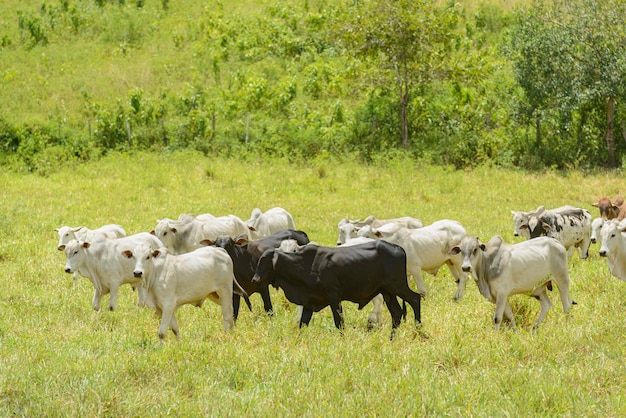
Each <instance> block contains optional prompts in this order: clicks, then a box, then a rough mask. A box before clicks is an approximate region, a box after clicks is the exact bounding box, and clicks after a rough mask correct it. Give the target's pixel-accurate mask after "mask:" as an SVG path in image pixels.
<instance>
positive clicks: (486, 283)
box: [450, 235, 573, 330]
mask: <svg viewBox="0 0 626 418" xmlns="http://www.w3.org/2000/svg"><path fill="white" fill-rule="evenodd" d="M450 252H451V253H452V254H461V255H462V257H463V264H462V269H463V271H464V272H468V273H470V272H471V273H472V276H473V277H474V280H475V281H476V284H477V285H478V290H479V291H480V293H481V294H482V295H483V296H484V297H485V298H487V299H488V300H489V301H491V302H492V303H495V305H496V311H495V315H494V323H495V329H496V330H498V329H500V324H501V323H502V319H503V315H504V316H506V318H507V319H508V320H509V321H510V322H511V326H512V327H513V328H515V319H514V318H513V311H512V310H511V305H509V302H508V297H509V296H510V295H515V294H530V296H532V297H534V298H535V299H537V300H538V301H539V304H540V305H541V311H540V313H539V317H538V318H537V321H536V322H535V323H534V325H533V330H536V329H537V327H538V326H539V324H540V323H541V321H543V320H544V318H545V317H546V315H547V314H548V311H549V310H550V307H551V306H552V302H551V301H550V298H549V297H548V294H547V292H546V289H547V286H548V281H547V278H548V275H550V274H552V279H551V280H552V281H554V282H555V283H556V284H557V286H558V287H559V293H560V295H561V303H562V304H563V311H564V312H565V313H566V314H567V313H568V312H569V311H570V309H571V307H572V304H573V302H572V300H571V299H570V296H569V276H568V272H567V254H566V253H565V249H564V248H563V246H562V245H561V244H559V243H558V242H557V241H556V240H554V239H552V238H548V237H539V238H535V239H531V240H528V241H523V242H521V243H519V244H514V245H511V244H505V243H504V241H503V239H502V237H500V236H499V235H496V236H494V237H493V238H491V240H489V242H488V243H487V244H486V245H485V244H483V243H481V242H480V241H479V240H478V238H477V237H465V238H463V240H462V241H461V244H460V245H458V246H455V247H453V248H452V249H451V250H450Z"/></svg>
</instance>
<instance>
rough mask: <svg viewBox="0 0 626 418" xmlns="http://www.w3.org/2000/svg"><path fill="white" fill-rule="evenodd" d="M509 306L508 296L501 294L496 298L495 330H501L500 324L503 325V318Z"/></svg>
mask: <svg viewBox="0 0 626 418" xmlns="http://www.w3.org/2000/svg"><path fill="white" fill-rule="evenodd" d="M507 304H508V301H507V295H506V294H504V293H499V294H498V295H497V296H496V311H495V314H494V316H493V322H494V329H495V330H496V331H498V330H499V329H500V324H502V317H503V315H504V311H505V310H506V306H507Z"/></svg>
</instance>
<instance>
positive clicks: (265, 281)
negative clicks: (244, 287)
mask: <svg viewBox="0 0 626 418" xmlns="http://www.w3.org/2000/svg"><path fill="white" fill-rule="evenodd" d="M279 254H280V251H278V250H276V249H273V248H272V249H269V250H267V251H265V252H264V253H263V255H262V256H261V258H259V262H258V264H257V267H256V271H255V272H254V277H252V283H253V284H255V285H270V284H272V285H273V284H274V282H275V271H274V268H275V267H276V263H277V261H278V257H279Z"/></svg>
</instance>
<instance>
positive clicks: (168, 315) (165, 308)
mask: <svg viewBox="0 0 626 418" xmlns="http://www.w3.org/2000/svg"><path fill="white" fill-rule="evenodd" d="M175 310H176V305H175V304H174V303H172V302H167V303H164V304H163V305H162V306H161V324H160V325H159V340H160V341H161V342H163V341H164V340H165V334H166V333H167V328H168V327H169V325H170V323H171V322H172V317H173V316H174V311H175Z"/></svg>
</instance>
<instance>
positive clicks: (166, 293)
mask: <svg viewBox="0 0 626 418" xmlns="http://www.w3.org/2000/svg"><path fill="white" fill-rule="evenodd" d="M121 254H122V255H123V256H124V257H126V258H127V259H128V260H131V261H134V263H133V264H134V270H133V275H134V276H135V277H136V278H138V279H140V280H141V281H142V284H141V286H142V291H143V292H144V293H145V298H144V301H145V304H146V305H147V306H149V307H151V308H153V309H154V310H155V311H156V312H157V314H158V315H160V316H161V324H160V326H159V340H160V341H161V342H163V340H164V339H165V334H166V332H167V329H168V326H169V328H170V329H171V330H172V332H173V333H174V335H175V336H176V339H178V340H180V335H179V330H178V322H177V321H176V314H175V311H176V310H177V309H178V308H180V307H181V306H183V305H193V306H197V307H201V306H202V304H203V303H204V301H205V300H206V299H209V300H211V301H212V302H215V303H217V304H218V305H220V306H221V307H222V323H223V324H224V331H228V330H230V329H231V328H232V327H233V326H234V324H235V322H234V318H233V317H234V316H233V286H234V288H235V292H237V293H238V294H240V295H243V296H244V298H245V299H246V303H247V304H248V308H250V309H251V306H250V300H249V298H248V295H247V294H246V292H245V291H244V290H243V289H242V288H241V286H239V284H238V283H237V280H235V275H234V274H233V262H232V260H231V259H230V257H229V256H228V253H226V251H224V250H223V249H222V248H215V247H203V248H198V249H197V250H194V251H192V252H189V253H185V254H181V255H175V254H170V253H169V252H168V250H167V249H166V248H160V249H158V250H154V249H152V248H150V246H147V245H145V244H141V245H138V246H137V247H135V248H134V249H133V250H126V251H123V252H122V253H121Z"/></svg>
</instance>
